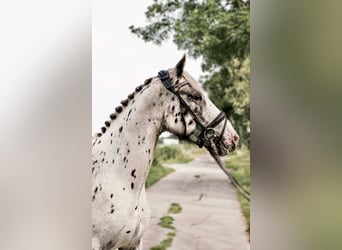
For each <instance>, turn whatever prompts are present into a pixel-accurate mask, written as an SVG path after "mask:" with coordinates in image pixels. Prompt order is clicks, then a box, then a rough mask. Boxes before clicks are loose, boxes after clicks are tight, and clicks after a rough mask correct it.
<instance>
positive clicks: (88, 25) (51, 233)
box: [0, 0, 342, 250]
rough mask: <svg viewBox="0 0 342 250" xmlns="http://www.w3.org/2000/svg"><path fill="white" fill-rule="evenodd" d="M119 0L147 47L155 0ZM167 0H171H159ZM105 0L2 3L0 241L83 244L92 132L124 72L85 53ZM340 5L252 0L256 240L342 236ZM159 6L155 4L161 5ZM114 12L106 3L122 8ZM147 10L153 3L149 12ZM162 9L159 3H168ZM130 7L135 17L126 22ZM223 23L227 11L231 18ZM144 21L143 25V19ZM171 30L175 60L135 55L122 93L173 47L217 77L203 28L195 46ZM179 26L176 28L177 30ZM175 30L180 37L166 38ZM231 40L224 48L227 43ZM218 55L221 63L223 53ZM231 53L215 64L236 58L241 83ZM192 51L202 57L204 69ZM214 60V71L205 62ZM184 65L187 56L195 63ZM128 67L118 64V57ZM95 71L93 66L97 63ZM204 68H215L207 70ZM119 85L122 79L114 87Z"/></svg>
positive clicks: (256, 244) (314, 242)
mask: <svg viewBox="0 0 342 250" xmlns="http://www.w3.org/2000/svg"><path fill="white" fill-rule="evenodd" d="M100 2H101V3H100ZM129 2H130V3H131V6H130V9H129V10H127V8H126V9H125V10H127V12H123V11H122V13H124V16H125V17H127V16H129V17H130V18H131V20H132V21H131V22H128V23H127V26H126V25H124V27H123V26H122V27H123V28H122V29H124V30H126V31H125V32H127V35H128V36H130V37H131V41H133V40H134V41H137V42H140V43H141V44H142V45H143V46H144V48H145V46H146V50H147V47H149V46H150V47H151V48H152V47H153V48H154V47H156V46H155V45H154V44H152V43H144V42H143V40H146V41H150V40H151V39H150V37H149V36H148V34H149V32H148V31H149V29H148V28H147V29H146V27H145V25H146V24H148V23H149V22H148V20H146V19H145V16H144V13H143V12H144V10H145V9H146V6H150V5H151V4H156V5H155V6H157V5H158V3H159V1H157V2H145V1H144V3H141V2H142V1H134V2H133V1H129ZM168 2H174V3H177V1H163V3H168ZM178 2H180V3H183V2H187V1H178ZM202 2H205V3H211V5H214V4H215V3H216V2H219V1H189V3H190V4H189V8H191V6H193V5H194V4H196V3H197V4H198V3H202ZM222 2H223V1H222ZM227 2H228V1H227ZM230 2H232V3H234V4H235V5H237V6H240V5H244V4H245V1H230ZM102 3H103V4H104V6H106V4H107V3H105V2H104V1H94V2H93V5H94V6H93V8H92V7H91V2H90V1H78V0H76V1H41V0H33V1H29V2H27V1H20V0H15V1H11V2H3V3H1V8H0V27H1V31H2V32H1V41H0V53H1V57H0V66H1V67H0V72H1V73H0V77H1V80H0V83H1V90H0V101H1V105H0V112H1V113H0V117H1V125H0V126H1V127H0V136H1V137H0V138H1V141H2V143H1V157H0V168H1V175H0V180H1V181H0V192H1V193H0V198H1V202H0V206H1V208H0V211H1V213H0V220H1V225H0V233H1V235H2V237H1V248H3V249H72V250H75V249H87V248H88V247H89V248H90V244H91V240H90V238H91V230H90V228H91V218H90V217H91V216H90V214H91V211H90V210H91V209H90V203H91V202H90V197H91V195H90V192H91V190H90V186H91V185H90V183H91V178H90V171H88V168H87V166H88V165H89V163H90V155H91V143H90V140H89V139H90V137H91V135H92V134H93V132H97V131H98V129H99V128H100V127H101V126H102V123H103V122H104V121H105V120H106V119H107V116H108V114H110V113H111V111H112V110H111V109H112V108H113V107H115V106H116V105H117V103H118V101H119V99H120V100H121V99H122V97H123V95H121V93H120V96H118V97H117V98H118V99H116V97H115V95H116V93H115V92H116V91H115V89H116V87H115V84H122V83H124V80H125V79H126V77H123V78H122V79H118V80H115V81H114V80H113V81H112V80H110V81H112V82H109V81H108V82H107V79H114V78H110V77H109V76H108V77H107V76H106V75H105V71H101V68H102V67H100V66H99V67H98V68H96V67H97V66H96V64H98V63H99V62H98V61H99V59H100V58H101V57H103V58H105V57H106V56H105V52H104V51H102V52H100V50H99V49H97V51H96V50H94V54H93V55H94V57H93V59H92V58H91V50H92V46H91V39H92V38H91V36H92V34H91V32H92V29H93V35H94V36H93V39H94V40H93V43H94V44H93V46H94V48H96V46H98V45H97V43H101V41H96V39H97V38H96V37H101V34H98V33H96V32H99V33H101V31H98V28H99V27H98V25H97V22H101V21H100V19H101V18H108V15H105V14H104V16H103V17H97V16H96V15H99V14H97V8H101V5H102ZM121 4H123V6H124V5H125V4H124V3H116V4H115V8H114V7H113V9H111V8H108V9H106V10H104V11H107V12H111V11H113V12H114V11H117V12H120V9H121ZM140 4H141V5H143V6H141V11H142V13H140V11H137V12H136V14H131V13H135V12H133V11H134V9H135V7H136V8H138V6H140ZM341 7H342V6H341V3H340V2H339V1H325V2H320V1H286V2H284V1H274V0H273V1H259V0H258V1H253V2H251V8H250V20H251V21H250V24H251V29H250V34H251V36H250V39H251V43H250V44H251V46H250V51H251V55H250V64H251V88H250V89H251V91H250V93H251V98H250V100H251V125H250V126H251V129H250V130H251V136H250V142H249V145H250V149H251V161H252V171H251V182H252V187H251V192H252V202H251V215H252V216H251V234H250V236H251V245H252V248H253V249H341V248H342V247H341V246H342V243H341V237H340V235H341V224H342V221H341V220H342V218H341V215H340V211H341V208H342V204H341V203H342V202H341V199H340V197H341V191H342V185H341V181H340V180H341V178H340V177H341V166H340V165H341V164H340V163H341V152H340V151H341V145H340V144H341V140H340V137H341V132H340V128H341V121H342V119H341V115H340V113H341V112H340V107H341V100H342V95H341V91H342V88H341V82H342V76H341V74H342V73H341V72H342V71H341V70H340V68H341V65H342V62H341V58H342V55H341V48H340V45H341V41H342V36H341V32H340V31H339V30H340V27H339V26H340V24H341V23H342V20H341V17H342V16H341V15H340V9H341ZM123 8H124V7H123ZM139 8H140V7H139ZM168 8H169V9H170V11H171V10H172V9H177V4H176V5H174V4H170V5H169V7H168ZM156 10H157V11H159V10H158V8H157V7H156ZM92 11H94V13H93V17H94V20H93V23H92V22H91V17H92V14H91V13H92ZM201 11H203V10H201V9H199V10H198V12H201ZM117 12H116V15H119V14H118V13H117ZM138 12H139V13H138ZM153 12H154V9H153V8H152V9H151V10H150V13H153ZM204 12H206V13H209V12H214V13H215V9H211V8H209V9H205V10H204ZM165 13H169V11H168V9H166V10H165ZM189 13H191V11H189ZM224 13H225V12H223V13H222V15H223V14H224ZM121 16H122V15H121ZM200 16H203V15H200ZM204 16H205V15H204ZM156 17H158V12H157V14H156ZM197 17H198V16H197ZM99 18H100V19H99ZM127 18H128V17H127ZM135 18H139V20H136V21H135ZM151 18H152V19H153V18H154V16H153V15H152V16H151ZM192 18H193V21H194V22H196V24H197V23H198V24H201V20H198V19H196V15H195V16H192V17H191V18H188V19H187V22H180V23H178V24H177V25H176V27H177V29H179V30H180V31H182V30H183V28H184V25H185V26H187V25H190V23H191V21H192ZM233 19H234V20H235V21H236V22H237V23H240V21H241V20H240V19H242V20H243V19H244V15H243V13H242V14H241V16H239V15H237V17H236V18H233ZM239 20H240V21H239ZM157 21H158V19H157ZM168 21H170V20H169V19H166V21H165V22H164V23H163V25H164V26H165V29H166V32H165V33H164V32H162V33H161V34H159V35H160V39H161V40H164V38H163V37H164V35H166V34H170V33H169V32H168V30H169V27H170V24H169V22H168ZM173 21H175V22H176V20H172V23H173ZM209 21H210V20H209ZM104 22H105V21H104ZM152 22H153V20H152ZM188 22H189V23H188ZM225 22H226V23H227V24H229V18H228V20H226V21H225ZM173 24H175V23H173ZM108 25H109V24H108ZM130 25H133V27H132V29H131V31H134V33H130V32H131V31H130V30H129V29H128V27H129V26H130ZM164 26H163V27H164ZM171 26H172V25H171ZM193 26H195V25H193ZM193 26H188V27H191V30H186V31H187V32H190V31H192V30H194V31H196V33H195V34H192V36H193V37H196V35H197V33H199V35H202V36H203V37H208V36H206V34H203V33H201V30H197V29H196V27H193ZM210 26H212V27H214V28H215V27H219V23H217V22H210ZM113 27H114V26H113ZM116 27H118V26H116ZM198 27H201V25H198ZM238 27H239V26H238ZM153 28H154V27H153V26H152V27H151V28H150V29H152V31H151V32H153ZM222 28H223V29H224V27H222ZM115 29H116V28H115ZM113 30H114V28H113ZM230 30H231V29H230ZM145 31H146V32H147V33H146V32H145ZM162 31H163V30H162ZM236 31H237V32H238V30H236ZM151 34H153V33H151ZM174 34H176V33H172V35H170V38H171V41H170V42H169V43H168V42H166V43H164V45H163V46H168V45H167V44H169V45H170V46H171V47H173V48H177V46H179V48H180V51H177V50H174V51H175V53H176V54H177V55H172V56H174V57H173V58H174V59H171V60H169V57H164V56H161V57H160V58H158V60H153V61H152V64H153V65H150V66H151V67H150V66H146V69H143V68H142V67H143V66H144V63H139V67H132V68H134V69H135V70H139V72H140V69H141V72H140V73H139V72H138V71H137V72H134V74H133V73H132V74H130V75H134V76H137V77H138V78H137V79H136V80H132V81H129V83H130V84H131V83H132V84H133V86H132V87H129V90H128V92H129V91H131V90H132V88H134V86H136V85H138V84H140V83H141V82H142V81H143V80H144V79H146V78H147V77H149V76H151V75H155V74H156V72H157V71H158V70H160V67H163V68H164V67H172V66H173V65H174V64H175V62H177V60H179V58H180V57H181V56H182V54H183V52H186V53H188V54H189V55H191V56H192V57H193V58H197V59H196V60H195V61H192V62H191V61H190V62H188V64H187V67H188V68H187V69H188V71H189V72H191V73H192V74H193V75H194V76H195V77H200V76H204V78H203V79H201V81H202V82H203V83H206V82H211V83H213V82H215V77H216V78H218V82H220V78H221V77H222V76H223V75H221V71H220V69H219V68H216V64H215V63H216V62H214V61H213V62H212V61H210V60H211V59H210V60H209V58H206V57H205V56H206V55H205V54H204V52H205V51H209V48H210V46H209V47H207V46H206V45H208V44H209V45H210V44H212V43H211V42H212V41H211V40H210V39H208V40H204V41H203V40H200V41H199V43H200V45H203V46H200V47H201V53H200V54H196V53H197V51H195V50H194V51H192V50H191V48H190V47H189V46H190V45H191V44H192V43H191V42H194V43H195V41H185V42H184V43H183V41H182V40H179V38H177V37H176V39H175V37H174ZM234 34H236V37H237V38H240V37H241V34H239V33H234ZM136 35H140V38H143V39H139V37H136ZM104 36H105V37H106V36H107V35H104ZM111 36H114V35H111ZM94 37H95V38H94ZM156 37H158V33H157V36H156ZM183 37H186V36H181V37H180V38H183ZM135 38H136V39H135ZM209 38H210V37H209ZM211 38H213V37H211ZM106 39H107V38H104V40H106ZM108 39H109V38H108ZM110 39H112V40H110ZM110 39H109V40H110V41H111V42H113V43H114V44H120V39H119V37H116V36H115V38H110ZM173 39H175V42H176V43H175V44H176V45H173V42H172V40H173ZM99 40H100V38H99ZM213 40H214V42H215V39H213ZM227 40H230V41H234V39H233V37H230V38H229V39H228V37H227ZM151 42H152V41H151ZM236 42H237V44H238V45H240V44H244V41H240V40H239V39H236ZM105 43H107V42H105ZM107 44H108V43H107ZM214 44H215V43H214ZM107 46H109V45H107ZM113 47H115V46H113ZM118 47H120V48H122V50H126V51H129V50H130V49H132V46H131V47H129V48H126V46H124V45H122V44H121V45H120V46H118ZM241 47H242V46H241ZM156 48H158V47H156ZM236 48H237V47H232V49H233V50H234V51H235V50H236ZM244 48H245V47H244ZM202 49H203V50H202ZM228 50H229V48H227V51H228ZM139 51H140V52H141V50H139ZM243 52H244V51H240V52H236V54H237V55H235V56H241V58H243V57H242V56H243V54H244V53H243ZM97 53H98V54H97ZM101 53H102V55H101ZM108 53H114V52H108ZM213 53H214V52H213ZM232 53H234V52H232ZM148 54H149V53H148ZM157 54H158V56H159V54H161V53H156V54H155V56H156V57H157ZM210 54H211V53H210ZM226 54H227V58H229V57H228V55H231V54H230V53H228V52H227V53H225V54H223V55H221V56H222V57H225V55H226ZM137 55H138V54H137V53H135V54H134V56H133V54H131V58H130V59H129V61H128V62H127V61H125V62H123V65H130V63H131V62H132V61H134V60H138V59H139V58H138V59H137ZM213 55H215V58H216V57H220V55H216V54H213ZM197 56H198V57H197ZM96 57H97V58H96ZM170 57H171V55H170ZM109 58H110V59H108V60H112V62H113V63H111V62H109V63H108V64H107V63H106V67H112V66H113V67H114V66H115V62H116V60H115V58H114V56H113V55H112V56H110V57H109ZM92 60H93V63H94V65H93V69H92V65H91V61H92ZM101 60H102V59H101ZM139 60H140V59H139ZM162 60H164V61H162ZM222 60H223V61H222V62H225V61H224V58H223V59H222ZM233 62H234V60H233V61H229V63H228V67H226V71H225V72H227V71H228V72H230V71H232V70H236V74H235V73H234V74H232V75H233V76H236V77H237V78H238V79H241V80H242V82H246V81H245V80H244V77H241V76H240V75H241V74H242V75H243V71H239V68H235V67H234V65H233V66H232V65H230V64H232V63H233ZM243 62H244V63H242V64H241V65H242V66H241V68H240V69H243V65H245V63H248V60H247V57H246V60H244V61H243ZM154 63H155V64H154ZM202 63H203V64H206V65H207V68H203V69H202V68H201V66H200V65H201V64H202ZM220 63H221V62H220ZM98 65H99V64H98ZM191 65H196V66H191ZM211 66H213V67H214V68H215V69H217V71H215V70H214V71H210V69H211V68H210V67H211ZM190 67H195V68H196V67H197V70H196V69H195V68H194V69H191V68H190ZM126 68H127V67H120V70H123V69H126ZM92 70H93V72H94V76H93V78H94V79H93V80H94V83H95V84H97V83H96V82H98V83H99V85H101V87H99V88H96V89H93V90H92V85H91V80H92V76H91V72H92ZM97 70H98V71H100V72H101V73H99V74H97V73H96V71H97ZM106 72H107V73H106V74H113V73H108V72H110V69H106ZM196 72H198V73H196ZM211 72H213V73H214V72H216V74H215V75H211ZM96 74H97V75H96ZM101 74H103V76H101ZM139 74H141V75H139ZM217 74H218V75H217ZM111 84H114V85H113V86H112V85H111ZM127 84H128V83H127ZM212 86H215V85H211V84H210V83H209V85H208V90H209V92H210V91H212V90H211V88H214V87H212ZM101 88H104V89H106V88H107V89H108V92H110V90H113V95H112V94H111V93H108V98H107V97H105V96H106V95H102V96H103V98H105V99H106V101H104V103H103V104H101V105H100V104H97V103H100V102H97V101H96V98H99V96H101V94H100V91H101ZM231 90H232V91H236V90H235V89H231ZM97 91H98V94H96V92H97ZM124 92H125V93H124ZM128 92H126V91H122V93H123V94H124V96H125V95H127V93H128ZM242 93H245V92H242ZM92 95H93V99H94V105H99V106H97V107H96V109H97V110H99V112H102V113H101V114H100V113H99V117H98V118H96V121H95V119H93V120H92V118H91V113H92V109H93V110H94V107H95V106H94V105H92V104H91V99H92ZM95 95H97V97H96V96H95ZM121 96H122V97H121ZM114 98H115V99H114ZM105 102H108V103H105ZM218 103H219V102H218ZM225 105H227V104H225V103H222V107H223V108H224V107H228V106H230V105H232V107H233V108H234V109H235V108H239V106H236V105H235V106H234V105H233V104H229V103H228V105H227V106H225ZM239 105H240V104H239ZM100 107H101V108H100ZM102 107H103V108H102ZM242 107H244V106H242ZM106 108H108V110H105V109H106ZM236 110H238V109H236ZM94 113H95V112H94ZM237 115H238V113H237ZM231 119H234V117H232V118H231ZM92 125H93V126H92ZM247 125H248V124H247V123H244V124H241V126H247ZM238 126H240V125H238ZM92 127H93V128H92ZM245 131H247V132H249V131H248V130H245ZM246 138H248V136H247V137H246ZM246 144H247V145H248V143H246Z"/></svg>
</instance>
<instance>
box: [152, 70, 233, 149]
mask: <svg viewBox="0 0 342 250" xmlns="http://www.w3.org/2000/svg"><path fill="white" fill-rule="evenodd" d="M158 77H159V79H160V80H161V82H162V83H163V85H164V87H165V88H166V89H167V90H169V91H170V92H171V93H173V94H174V95H175V96H176V97H177V98H178V100H179V103H180V105H181V121H182V123H183V126H184V132H183V136H180V139H185V138H186V137H187V126H186V121H185V117H184V116H185V114H186V112H188V113H190V115H191V116H192V118H193V120H194V121H195V123H196V124H197V126H199V127H200V128H201V133H200V135H199V140H198V141H197V145H198V146H199V147H200V148H201V147H203V145H204V146H206V147H207V148H208V147H212V146H213V145H212V144H213V143H214V144H215V147H214V148H215V149H216V147H217V145H218V143H220V142H221V141H222V137H223V134H224V131H225V129H226V125H227V118H226V115H225V113H224V112H223V111H221V112H220V113H219V114H218V115H217V116H216V117H215V119H214V120H212V122H210V123H209V124H208V125H207V126H205V125H204V124H203V123H202V121H201V120H200V119H199V118H198V116H197V115H196V114H195V112H194V111H192V109H191V108H190V107H189V105H188V104H187V103H186V101H185V100H184V99H183V97H182V96H181V95H180V93H179V89H180V88H181V87H183V86H185V85H186V84H185V85H182V86H181V87H179V88H177V89H176V88H175V87H174V86H173V84H172V79H171V78H170V75H169V72H168V71H167V70H161V71H159V73H158ZM222 121H224V124H223V128H222V130H221V133H217V132H216V131H215V130H214V128H215V127H216V126H218V125H219V124H220V123H221V122H222Z"/></svg>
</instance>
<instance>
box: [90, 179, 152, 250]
mask: <svg viewBox="0 0 342 250" xmlns="http://www.w3.org/2000/svg"><path fill="white" fill-rule="evenodd" d="M109 176H112V175H109ZM99 183H101V191H99V190H98V191H97V195H96V197H95V199H94V200H93V209H92V210H93V234H94V235H96V237H98V239H99V240H100V242H101V245H106V244H112V245H113V246H114V247H115V246H116V245H117V246H122V245H126V244H132V243H134V244H135V243H138V242H139V241H140V239H141V238H142V236H143V234H144V232H145V231H146V229H147V228H148V225H149V220H150V215H151V212H150V208H149V205H148V202H147V199H146V194H145V190H144V189H143V190H142V191H141V193H140V194H139V195H137V193H134V192H132V190H130V188H127V189H126V188H125V189H124V187H125V182H124V181H122V180H117V179H116V180H114V179H112V178H111V177H108V175H107V178H106V179H105V180H103V179H102V178H101V176H98V178H97V179H96V181H95V182H94V184H95V186H99V185H100V184H99ZM137 197H138V200H137ZM134 244H133V245H134Z"/></svg>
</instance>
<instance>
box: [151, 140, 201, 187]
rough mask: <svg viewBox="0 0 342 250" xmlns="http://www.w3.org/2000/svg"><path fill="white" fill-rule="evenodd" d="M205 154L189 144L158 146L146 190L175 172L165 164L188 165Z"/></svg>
mask: <svg viewBox="0 0 342 250" xmlns="http://www.w3.org/2000/svg"><path fill="white" fill-rule="evenodd" d="M204 152H205V151H204V150H203V149H200V148H198V147H197V146H195V145H191V144H189V143H181V144H177V145H169V146H160V145H158V146H157V148H156V150H155V153H154V160H153V163H152V167H151V170H150V172H149V175H148V176H147V180H146V188H148V187H150V186H152V185H153V184H155V183H156V182H158V181H159V180H160V179H161V178H163V177H164V176H166V175H168V174H170V173H172V172H173V171H174V170H173V169H172V168H168V167H165V166H163V164H171V163H187V162H190V161H192V160H193V159H194V158H195V157H197V156H198V155H200V154H203V153H204Z"/></svg>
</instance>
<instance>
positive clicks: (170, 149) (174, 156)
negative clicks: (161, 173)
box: [154, 145, 192, 163]
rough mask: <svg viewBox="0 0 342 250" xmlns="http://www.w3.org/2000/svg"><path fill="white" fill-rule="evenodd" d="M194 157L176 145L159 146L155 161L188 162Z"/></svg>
mask: <svg viewBox="0 0 342 250" xmlns="http://www.w3.org/2000/svg"><path fill="white" fill-rule="evenodd" d="M191 160H192V157H190V156H188V155H185V154H184V153H183V152H182V150H181V148H180V147H179V146H176V145H171V146H162V147H157V148H156V151H155V154H154V161H159V162H163V163H187V162H189V161H191Z"/></svg>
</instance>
